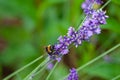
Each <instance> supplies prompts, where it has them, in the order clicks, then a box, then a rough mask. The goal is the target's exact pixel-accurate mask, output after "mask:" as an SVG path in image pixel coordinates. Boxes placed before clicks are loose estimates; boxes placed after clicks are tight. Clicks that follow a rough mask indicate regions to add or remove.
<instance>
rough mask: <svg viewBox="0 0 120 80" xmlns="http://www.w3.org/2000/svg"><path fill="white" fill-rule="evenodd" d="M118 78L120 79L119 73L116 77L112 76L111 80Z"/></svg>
mask: <svg viewBox="0 0 120 80" xmlns="http://www.w3.org/2000/svg"><path fill="white" fill-rule="evenodd" d="M117 79H120V74H119V75H117V76H116V77H114V78H112V79H111V80H117Z"/></svg>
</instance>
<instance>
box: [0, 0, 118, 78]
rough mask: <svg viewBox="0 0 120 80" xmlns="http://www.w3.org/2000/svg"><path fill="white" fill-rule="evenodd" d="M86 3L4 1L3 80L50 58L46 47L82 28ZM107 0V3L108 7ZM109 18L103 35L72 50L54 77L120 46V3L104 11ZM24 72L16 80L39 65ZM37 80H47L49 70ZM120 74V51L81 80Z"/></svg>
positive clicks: (0, 32)
mask: <svg viewBox="0 0 120 80" xmlns="http://www.w3.org/2000/svg"><path fill="white" fill-rule="evenodd" d="M83 1H84V0H0V79H3V78H4V77H6V76H7V75H9V74H11V73H12V72H14V71H15V70H17V69H19V68H21V67H22V66H24V65H26V64H27V63H29V62H30V61H32V60H34V59H35V58H37V57H39V56H40V55H43V54H46V53H45V50H44V47H45V46H47V45H49V44H54V43H56V42H57V38H58V37H59V36H60V35H65V34H66V33H67V29H68V28H69V26H74V27H75V28H77V27H78V25H79V24H80V21H81V15H82V13H83V11H82V9H81V4H82V2H83ZM106 1H107V0H104V3H105V2H106ZM104 10H106V12H107V15H109V18H108V19H107V24H106V25H104V26H101V28H102V33H101V34H100V35H94V36H93V37H92V38H91V40H90V42H89V43H88V42H84V43H83V44H82V46H80V47H78V48H77V49H76V48H75V47H72V48H71V49H70V54H68V55H66V56H64V57H63V59H62V61H61V63H60V64H59V66H58V67H57V68H56V69H55V71H54V73H53V74H52V77H51V80H58V79H60V78H62V77H64V76H65V75H66V74H68V73H69V68H72V67H76V68H77V67H79V66H81V65H83V64H85V63H87V62H88V61H90V60H91V59H93V58H95V57H97V56H98V55H100V54H101V53H103V52H105V51H106V50H108V49H110V48H111V47H113V46H114V45H116V44H118V43H119V42H120V11H119V10H120V1H119V0H112V1H111V3H110V4H109V5H108V6H106V7H105V8H104ZM40 62H42V60H41V61H39V62H37V63H35V64H34V65H32V66H30V67H29V68H27V69H25V70H23V71H22V72H20V73H19V74H18V75H17V76H15V77H14V79H13V80H22V78H24V77H25V76H26V75H27V74H28V73H29V72H30V71H31V70H33V69H34V68H35V67H36V65H38V64H39V63H40ZM43 72H44V74H39V75H38V78H37V76H36V79H35V80H44V78H45V77H46V76H47V74H48V73H49V70H45V71H43ZM118 74H120V48H118V49H116V50H115V51H113V52H112V53H110V54H109V55H106V56H105V57H104V58H101V59H100V60H98V61H96V62H95V63H94V64H91V65H90V66H88V67H86V68H84V69H83V70H82V71H80V72H79V76H80V79H81V80H109V79H111V78H113V77H115V76H116V75H118ZM41 75H42V77H41V78H39V77H40V76H41Z"/></svg>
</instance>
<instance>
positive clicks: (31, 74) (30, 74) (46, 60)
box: [23, 58, 49, 80]
mask: <svg viewBox="0 0 120 80" xmlns="http://www.w3.org/2000/svg"><path fill="white" fill-rule="evenodd" d="M48 61H49V58H46V59H45V60H44V61H43V62H42V63H41V64H39V65H38V66H37V67H36V68H35V69H34V70H33V71H32V72H31V73H29V74H28V75H27V76H26V77H25V78H24V79H23V80H29V79H31V78H32V76H33V75H34V73H36V72H37V71H38V69H39V68H40V67H42V66H44V65H45V64H46V63H47V62H48Z"/></svg>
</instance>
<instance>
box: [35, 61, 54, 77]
mask: <svg viewBox="0 0 120 80" xmlns="http://www.w3.org/2000/svg"><path fill="white" fill-rule="evenodd" d="M53 61H54V60H51V61H50V62H49V63H52V62H53ZM49 63H47V64H45V66H44V67H42V68H41V69H40V70H38V72H36V73H35V74H34V75H33V78H34V77H35V76H36V75H38V74H39V73H40V72H41V71H43V70H44V69H45V68H46V66H48V64H49ZM42 74H43V72H42Z"/></svg>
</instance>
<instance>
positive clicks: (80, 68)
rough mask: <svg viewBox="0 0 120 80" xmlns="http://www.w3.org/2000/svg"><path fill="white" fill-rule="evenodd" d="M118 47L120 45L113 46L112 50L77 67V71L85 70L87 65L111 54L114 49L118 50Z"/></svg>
mask: <svg viewBox="0 0 120 80" xmlns="http://www.w3.org/2000/svg"><path fill="white" fill-rule="evenodd" d="M118 47H120V44H118V45H116V46H114V47H113V48H111V49H109V50H108V51H106V52H104V53H102V54H101V55H99V56H98V57H96V58H94V59H93V60H91V61H89V62H87V63H86V64H85V65H83V66H81V67H79V68H78V69H77V71H80V70H82V69H83V68H85V67H86V66H88V65H90V64H92V63H93V62H95V61H97V60H99V59H100V58H102V57H104V56H105V55H107V54H108V53H110V52H112V51H113V50H115V49H116V48H118Z"/></svg>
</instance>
